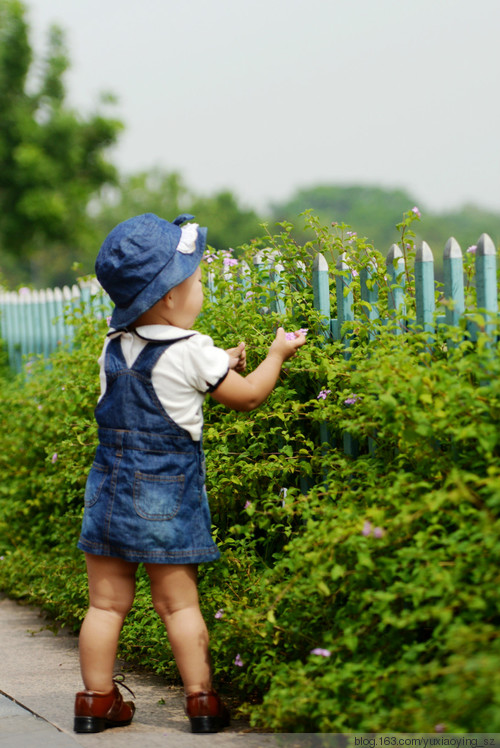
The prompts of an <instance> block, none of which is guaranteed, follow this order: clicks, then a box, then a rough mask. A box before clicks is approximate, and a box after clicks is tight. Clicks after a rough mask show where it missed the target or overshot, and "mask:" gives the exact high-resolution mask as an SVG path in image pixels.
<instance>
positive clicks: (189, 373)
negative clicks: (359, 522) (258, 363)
mask: <svg viewBox="0 0 500 748" xmlns="http://www.w3.org/2000/svg"><path fill="white" fill-rule="evenodd" d="M184 366H185V372H186V378H187V380H188V383H189V384H190V385H191V386H192V387H194V389H196V390H198V391H199V392H212V391H213V390H214V389H215V388H216V387H218V385H219V384H220V383H221V382H222V381H223V380H224V379H225V377H226V376H227V373H228V371H229V356H228V355H227V353H226V351H224V350H223V349H222V348H217V347H216V346H215V345H214V343H213V340H212V338H211V337H210V336H209V335H201V334H198V335H193V337H191V338H189V339H188V340H186V343H185V349H184Z"/></svg>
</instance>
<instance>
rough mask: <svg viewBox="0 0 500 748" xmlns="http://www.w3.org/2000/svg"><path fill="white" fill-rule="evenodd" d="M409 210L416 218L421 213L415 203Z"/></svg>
mask: <svg viewBox="0 0 500 748" xmlns="http://www.w3.org/2000/svg"><path fill="white" fill-rule="evenodd" d="M411 212H412V213H414V215H416V216H417V218H420V217H421V215H422V214H421V213H420V211H419V209H418V208H417V206H416V205H414V206H413V208H412V209H411Z"/></svg>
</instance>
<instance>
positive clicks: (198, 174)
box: [25, 0, 500, 210]
mask: <svg viewBox="0 0 500 748" xmlns="http://www.w3.org/2000/svg"><path fill="white" fill-rule="evenodd" d="M25 4H26V6H27V8H28V19H29V21H30V23H31V25H32V33H33V36H32V41H33V43H34V45H35V49H36V50H37V51H38V52H41V51H42V50H43V45H44V39H45V38H46V33H47V30H48V28H49V25H50V24H52V23H57V24H58V25H60V26H61V27H62V28H63V29H64V30H65V32H66V39H67V43H68V46H69V53H70V58H71V65H72V67H71V72H70V74H69V75H68V77H67V86H68V93H69V98H70V101H71V103H73V104H74V105H75V106H76V107H77V108H78V109H79V110H80V111H82V112H85V113H87V112H89V111H91V110H92V109H93V108H95V106H96V105H97V102H98V97H99V94H100V93H101V92H108V91H109V92H112V93H114V94H116V96H117V97H118V105H117V107H116V114H117V115H118V116H119V117H120V118H121V119H122V120H123V121H124V123H125V126H126V130H125V132H124V134H122V136H121V141H120V145H119V146H118V147H117V148H116V150H115V151H114V153H113V154H112V158H113V160H114V161H115V163H116V164H117V165H118V166H119V168H120V169H121V170H122V171H125V172H133V171H139V170H143V169H149V168H152V167H153V166H156V165H158V166H161V167H164V168H166V169H168V170H178V171H180V172H181V174H182V176H183V177H184V180H185V182H186V183H187V184H188V186H189V187H190V188H192V189H193V190H195V191H197V192H201V193H205V194H210V193H213V192H214V191H215V190H218V189H222V188H229V189H232V190H233V191H234V192H235V193H236V195H237V196H238V197H239V198H240V199H241V200H242V201H243V202H244V203H246V204H247V205H250V206H252V207H257V208H262V207H263V206H265V205H266V204H268V203H269V202H273V201H280V200H283V199H285V198H287V197H289V196H290V195H291V194H292V193H293V191H294V190H295V189H297V188H299V187H306V186H312V185H315V184H320V183H332V184H355V183H356V184H359V183H362V184H377V185H382V186H386V187H403V188H405V189H407V190H409V191H410V192H411V194H412V195H414V196H415V200H418V201H419V202H420V204H421V205H422V206H427V207H429V208H430V209H432V210H442V209H446V208H458V207H459V206H461V205H462V204H464V203H466V202H474V203H476V204H478V205H481V206H483V207H486V208H493V209H495V210H500V147H499V139H500V122H499V119H500V117H499V114H500V112H499V110H500V95H499V80H500V0H175V1H174V0H25Z"/></svg>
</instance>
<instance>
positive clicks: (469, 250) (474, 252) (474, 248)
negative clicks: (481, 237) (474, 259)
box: [467, 244, 477, 255]
mask: <svg viewBox="0 0 500 748" xmlns="http://www.w3.org/2000/svg"><path fill="white" fill-rule="evenodd" d="M476 249H477V245H476V244H472V245H471V246H470V247H469V248H468V249H467V252H468V253H469V254H470V255H475V254H476Z"/></svg>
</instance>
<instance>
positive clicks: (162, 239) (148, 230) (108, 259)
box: [95, 213, 207, 329]
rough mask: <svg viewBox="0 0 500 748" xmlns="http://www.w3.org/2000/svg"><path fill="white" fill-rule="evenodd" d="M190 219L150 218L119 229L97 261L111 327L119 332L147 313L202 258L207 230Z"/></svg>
mask: <svg viewBox="0 0 500 748" xmlns="http://www.w3.org/2000/svg"><path fill="white" fill-rule="evenodd" d="M193 218H194V216H191V215H187V214H183V215H181V216H178V217H177V218H176V219H175V220H174V221H173V222H172V223H170V222H169V221H166V220H165V219H163V218H158V216H155V215H154V214H153V213H145V214H144V215H140V216H135V217H134V218H129V219H128V220H127V221H124V222H123V223H119V224H118V226H116V227H115V228H114V229H113V230H112V231H111V233H110V234H108V236H107V237H106V239H105V240H104V242H103V245H102V247H101V249H100V251H99V254H98V256H97V260H96V264H95V271H96V275H97V280H98V281H99V283H100V284H101V286H102V287H103V288H104V290H105V291H106V292H107V293H108V294H109V296H110V298H111V300H112V301H113V303H114V304H115V309H114V311H113V314H112V317H111V322H110V324H111V327H114V328H115V329H123V328H126V327H128V325H131V324H132V323H133V322H134V321H135V320H136V319H137V318H138V317H140V316H141V314H144V312H146V311H147V310H148V309H151V307H152V306H154V304H156V302H157V301H159V300H160V299H161V298H162V297H163V296H165V294H166V293H168V291H170V289H172V288H173V287H174V286H178V285H179V283H182V281H183V280H185V279H186V278H189V276H190V275H192V274H193V273H194V271H195V270H196V268H197V267H198V265H199V264H200V262H201V260H202V258H203V254H204V252H205V246H206V238H207V230H206V228H200V227H199V226H198V225H197V224H196V223H188V224H186V225H185V226H183V227H182V228H181V224H182V223H184V222H185V221H190V220H192V219H193Z"/></svg>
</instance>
